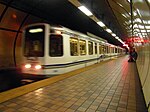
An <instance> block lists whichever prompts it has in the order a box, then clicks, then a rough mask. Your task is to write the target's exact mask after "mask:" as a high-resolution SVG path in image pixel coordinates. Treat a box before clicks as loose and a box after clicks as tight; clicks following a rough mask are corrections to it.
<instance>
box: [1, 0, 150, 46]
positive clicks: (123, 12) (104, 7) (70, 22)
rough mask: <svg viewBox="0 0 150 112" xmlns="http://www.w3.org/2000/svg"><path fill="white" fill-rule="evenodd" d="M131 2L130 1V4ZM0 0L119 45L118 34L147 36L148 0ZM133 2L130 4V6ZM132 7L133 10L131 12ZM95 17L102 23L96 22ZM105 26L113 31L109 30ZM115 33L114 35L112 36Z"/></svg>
mask: <svg viewBox="0 0 150 112" xmlns="http://www.w3.org/2000/svg"><path fill="white" fill-rule="evenodd" d="M131 2H132V3H133V4H132V5H131ZM131 2H130V0H0V3H2V4H5V5H7V7H13V8H15V9H17V10H20V11H22V12H25V13H27V14H29V15H34V16H36V17H39V18H42V19H44V20H45V21H47V22H48V23H54V24H58V25H62V26H65V27H68V28H70V29H73V30H77V31H80V32H82V33H87V32H90V33H92V34H94V35H97V36H99V37H102V38H104V39H106V40H108V42H109V43H112V44H115V45H120V46H121V45H122V43H121V42H120V41H118V38H115V37H116V36H117V37H119V38H120V39H121V40H122V41H126V40H127V39H128V38H132V37H140V38H146V39H149V36H150V0H131ZM81 5H84V6H85V7H87V8H88V9H89V10H90V11H91V12H92V14H93V15H92V16H91V17H89V16H87V15H85V14H84V13H83V12H81V11H80V10H79V9H78V7H79V6H81ZM131 6H132V7H131ZM131 11H132V13H131ZM98 21H101V22H103V23H104V24H105V27H102V26H99V25H98V24H97V22H98ZM106 29H110V30H111V31H112V32H111V33H108V32H107V31H106ZM112 33H114V34H115V35H116V36H112Z"/></svg>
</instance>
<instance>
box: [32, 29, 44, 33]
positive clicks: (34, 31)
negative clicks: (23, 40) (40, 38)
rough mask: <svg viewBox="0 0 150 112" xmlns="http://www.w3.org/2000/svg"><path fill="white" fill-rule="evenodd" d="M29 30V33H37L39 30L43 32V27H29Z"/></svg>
mask: <svg viewBox="0 0 150 112" xmlns="http://www.w3.org/2000/svg"><path fill="white" fill-rule="evenodd" d="M29 32H30V33H39V32H43V29H42V28H36V29H30V30H29Z"/></svg>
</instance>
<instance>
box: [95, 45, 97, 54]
mask: <svg viewBox="0 0 150 112" xmlns="http://www.w3.org/2000/svg"><path fill="white" fill-rule="evenodd" d="M95 54H97V43H95Z"/></svg>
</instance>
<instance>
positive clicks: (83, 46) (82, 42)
mask: <svg viewBox="0 0 150 112" xmlns="http://www.w3.org/2000/svg"><path fill="white" fill-rule="evenodd" d="M79 44H80V55H86V41H85V40H79Z"/></svg>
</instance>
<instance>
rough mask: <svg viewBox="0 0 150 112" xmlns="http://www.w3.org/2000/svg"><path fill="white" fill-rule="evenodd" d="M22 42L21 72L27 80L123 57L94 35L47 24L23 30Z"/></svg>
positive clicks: (111, 46) (32, 25)
mask: <svg viewBox="0 0 150 112" xmlns="http://www.w3.org/2000/svg"><path fill="white" fill-rule="evenodd" d="M22 40H23V42H22V48H23V50H22V51H23V58H22V67H21V71H22V73H23V74H26V75H28V76H30V75H33V76H46V77H49V76H51V75H59V74H63V73H67V72H69V71H73V70H75V69H79V68H82V67H86V66H89V65H92V64H95V63H100V62H101V61H105V60H108V59H110V58H113V57H118V56H120V55H122V54H124V49H123V48H121V47H118V46H115V45H112V44H109V43H108V42H107V41H106V40H105V39H102V38H100V37H97V36H96V35H93V34H91V33H87V34H83V33H80V32H78V31H73V30H71V29H69V28H66V27H63V26H52V25H50V24H47V23H36V24H31V25H28V26H26V27H25V28H24V30H23V39H22Z"/></svg>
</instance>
